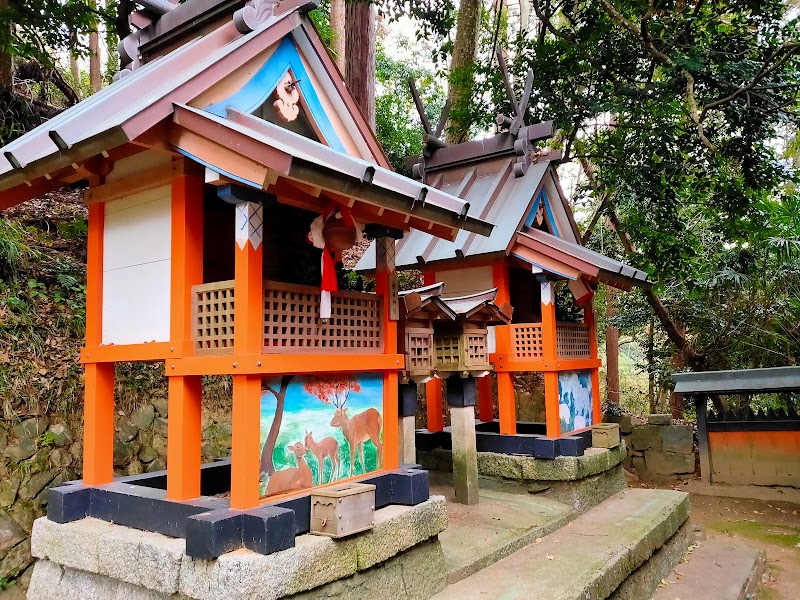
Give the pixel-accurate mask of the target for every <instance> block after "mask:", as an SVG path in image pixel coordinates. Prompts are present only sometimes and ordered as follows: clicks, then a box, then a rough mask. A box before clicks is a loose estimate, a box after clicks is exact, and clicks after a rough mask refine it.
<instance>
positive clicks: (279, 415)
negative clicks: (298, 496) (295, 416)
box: [259, 375, 294, 476]
mask: <svg viewBox="0 0 800 600" xmlns="http://www.w3.org/2000/svg"><path fill="white" fill-rule="evenodd" d="M293 378H294V375H284V376H283V377H281V387H280V389H279V390H274V389H272V388H271V387H268V388H267V391H268V392H271V393H272V394H274V396H275V401H276V406H275V416H274V417H273V418H272V425H270V427H269V433H268V434H267V439H266V440H265V441H264V448H263V450H261V467H260V468H259V472H260V474H261V475H262V476H263V475H272V474H273V473H274V472H275V463H274V462H273V461H272V455H273V454H274V453H275V444H276V442H277V441H278V434H279V433H280V431H281V422H282V421H283V407H284V404H285V403H286V390H287V388H288V387H289V383H290V382H291V381H292V379H293Z"/></svg>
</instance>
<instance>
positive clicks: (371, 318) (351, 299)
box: [264, 281, 383, 354]
mask: <svg viewBox="0 0 800 600" xmlns="http://www.w3.org/2000/svg"><path fill="white" fill-rule="evenodd" d="M319 299H320V292H319V288H315V287H310V286H304V285H294V284H289V283H278V282H275V281H265V282H264V352H265V353H310V354H312V353H336V352H341V353H342V354H354V353H355V354H358V353H360V354H371V353H380V352H382V351H383V336H382V331H381V330H382V308H381V300H380V297H379V296H377V295H376V294H367V293H361V292H335V293H334V294H332V297H331V318H330V319H328V322H327V323H322V322H321V321H320V319H319Z"/></svg>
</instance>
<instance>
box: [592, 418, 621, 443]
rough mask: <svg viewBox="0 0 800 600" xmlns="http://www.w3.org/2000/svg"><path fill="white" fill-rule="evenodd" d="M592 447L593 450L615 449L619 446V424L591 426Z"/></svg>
mask: <svg viewBox="0 0 800 600" xmlns="http://www.w3.org/2000/svg"><path fill="white" fill-rule="evenodd" d="M592 446H594V447H595V448H616V447H617V446H619V424H618V423H600V424H598V425H592Z"/></svg>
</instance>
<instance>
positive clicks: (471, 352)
mask: <svg viewBox="0 0 800 600" xmlns="http://www.w3.org/2000/svg"><path fill="white" fill-rule="evenodd" d="M486 334H487V331H486V330H485V329H476V330H473V331H469V332H466V333H465V334H464V336H465V337H466V339H467V361H468V364H469V365H470V366H472V367H474V366H480V365H488V364H489V353H488V352H487V351H486Z"/></svg>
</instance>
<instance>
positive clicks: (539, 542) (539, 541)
mask: <svg viewBox="0 0 800 600" xmlns="http://www.w3.org/2000/svg"><path fill="white" fill-rule="evenodd" d="M535 543H537V544H541V543H542V538H536V540H535ZM798 546H800V544H798Z"/></svg>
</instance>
